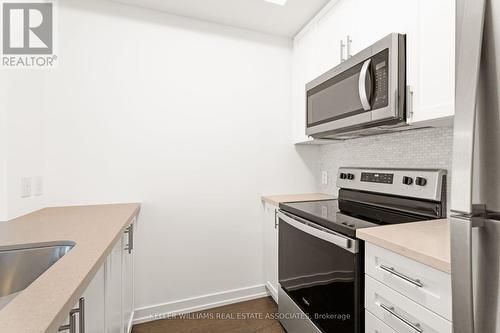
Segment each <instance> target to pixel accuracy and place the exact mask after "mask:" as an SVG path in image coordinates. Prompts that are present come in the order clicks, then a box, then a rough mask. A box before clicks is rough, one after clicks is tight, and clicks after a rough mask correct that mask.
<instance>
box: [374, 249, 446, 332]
mask: <svg viewBox="0 0 500 333" xmlns="http://www.w3.org/2000/svg"><path fill="white" fill-rule="evenodd" d="M365 273H366V274H365V308H366V325H365V332H366V333H368V332H370V333H384V332H389V333H394V332H399V333H407V332H408V333H414V332H426V333H451V332H452V323H451V278H450V275H449V274H448V273H445V272H442V271H439V270H436V269H434V268H432V267H429V266H426V265H423V264H421V263H419V262H415V261H413V260H411V259H409V258H406V257H403V256H401V255H399V254H396V253H394V252H391V251H388V250H386V249H383V248H381V247H378V246H375V245H372V244H369V243H366V246H365Z"/></svg>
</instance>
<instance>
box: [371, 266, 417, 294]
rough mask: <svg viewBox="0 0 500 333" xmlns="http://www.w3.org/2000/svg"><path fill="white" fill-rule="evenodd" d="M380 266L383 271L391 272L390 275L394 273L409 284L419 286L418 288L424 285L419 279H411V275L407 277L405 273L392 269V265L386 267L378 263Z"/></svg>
mask: <svg viewBox="0 0 500 333" xmlns="http://www.w3.org/2000/svg"><path fill="white" fill-rule="evenodd" d="M380 268H381V269H383V270H384V271H386V272H388V273H391V274H392V275H395V276H397V277H399V278H401V279H403V280H405V281H407V282H410V283H411V284H413V285H415V286H417V287H419V288H422V287H423V286H424V285H423V284H422V282H421V281H420V280H419V279H413V278H411V277H408V276H406V275H404V274H403V273H400V272H398V271H397V270H395V269H394V267H388V266H386V265H380Z"/></svg>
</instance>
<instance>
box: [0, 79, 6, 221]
mask: <svg viewBox="0 0 500 333" xmlns="http://www.w3.org/2000/svg"><path fill="white" fill-rule="evenodd" d="M6 87H7V80H6V78H5V76H2V77H0V221H5V220H7V165H6V164H7V160H6V155H7V132H6V128H7V126H6V124H5V122H6V111H5V102H4V101H5V100H6V98H7V94H6Z"/></svg>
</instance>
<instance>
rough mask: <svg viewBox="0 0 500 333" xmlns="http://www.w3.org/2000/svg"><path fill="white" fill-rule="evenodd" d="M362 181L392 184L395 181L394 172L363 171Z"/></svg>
mask: <svg viewBox="0 0 500 333" xmlns="http://www.w3.org/2000/svg"><path fill="white" fill-rule="evenodd" d="M361 181H362V182H369V183H382V184H392V183H393V182H394V174H393V173H383V172H362V173H361Z"/></svg>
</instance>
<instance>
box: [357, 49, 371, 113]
mask: <svg viewBox="0 0 500 333" xmlns="http://www.w3.org/2000/svg"><path fill="white" fill-rule="evenodd" d="M371 62H372V60H371V59H368V60H366V61H365V62H364V64H363V67H361V72H360V73H359V81H358V89H359V98H360V99H361V105H362V106H363V109H364V110H365V111H370V110H371V108H372V106H371V105H370V97H371V81H372V78H371V73H370V71H369V69H370V65H371ZM366 79H368V80H369V82H370V86H369V87H367V84H366Z"/></svg>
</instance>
